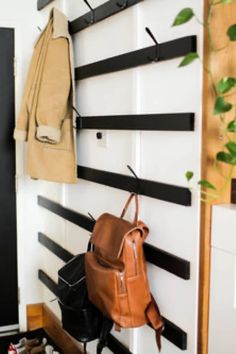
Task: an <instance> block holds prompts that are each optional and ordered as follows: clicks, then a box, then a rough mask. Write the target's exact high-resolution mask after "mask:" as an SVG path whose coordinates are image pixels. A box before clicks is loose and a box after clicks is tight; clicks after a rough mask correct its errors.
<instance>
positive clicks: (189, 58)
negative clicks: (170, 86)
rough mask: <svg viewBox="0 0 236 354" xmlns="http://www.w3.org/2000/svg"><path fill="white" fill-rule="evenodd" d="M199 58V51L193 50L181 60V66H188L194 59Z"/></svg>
mask: <svg viewBox="0 0 236 354" xmlns="http://www.w3.org/2000/svg"><path fill="white" fill-rule="evenodd" d="M197 58H199V55H198V53H196V52H191V53H188V54H187V55H186V56H185V57H184V59H183V60H182V61H181V63H180V64H179V68H181V67H182V66H186V65H189V64H191V63H192V62H193V61H194V60H196V59H197Z"/></svg>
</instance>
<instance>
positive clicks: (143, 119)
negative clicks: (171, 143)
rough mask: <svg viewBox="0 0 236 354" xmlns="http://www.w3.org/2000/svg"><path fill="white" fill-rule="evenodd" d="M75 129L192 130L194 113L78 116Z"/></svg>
mask: <svg viewBox="0 0 236 354" xmlns="http://www.w3.org/2000/svg"><path fill="white" fill-rule="evenodd" d="M77 129H110V130H159V131H193V130H194V113H169V114H139V115H134V114H133V115H122V116H121V115H117V116H93V117H78V118H77Z"/></svg>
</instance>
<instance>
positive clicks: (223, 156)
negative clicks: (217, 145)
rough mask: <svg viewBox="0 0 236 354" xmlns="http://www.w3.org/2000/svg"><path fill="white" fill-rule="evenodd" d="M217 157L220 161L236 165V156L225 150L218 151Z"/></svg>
mask: <svg viewBox="0 0 236 354" xmlns="http://www.w3.org/2000/svg"><path fill="white" fill-rule="evenodd" d="M216 159H217V160H218V161H220V162H224V163H227V164H229V165H236V157H234V156H232V155H231V154H228V153H227V152H224V151H220V152H218V154H217V155H216Z"/></svg>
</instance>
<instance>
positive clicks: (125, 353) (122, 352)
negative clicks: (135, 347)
mask: <svg viewBox="0 0 236 354" xmlns="http://www.w3.org/2000/svg"><path fill="white" fill-rule="evenodd" d="M107 347H108V348H109V349H110V350H111V351H112V353H114V354H132V352H130V351H129V349H128V348H126V347H125V346H124V344H122V343H121V342H119V341H118V339H116V338H115V337H114V336H113V335H111V334H109V335H108V338H107Z"/></svg>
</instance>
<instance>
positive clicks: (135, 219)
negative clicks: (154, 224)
mask: <svg viewBox="0 0 236 354" xmlns="http://www.w3.org/2000/svg"><path fill="white" fill-rule="evenodd" d="M133 197H135V215H134V221H133V224H136V225H137V223H138V213H139V202H138V195H137V194H136V193H131V194H130V196H129V198H128V200H127V202H126V204H125V206H124V209H123V211H122V213H121V216H120V217H121V218H123V217H124V216H125V213H126V211H127V209H128V207H129V205H130V203H131V201H132V199H133Z"/></svg>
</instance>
